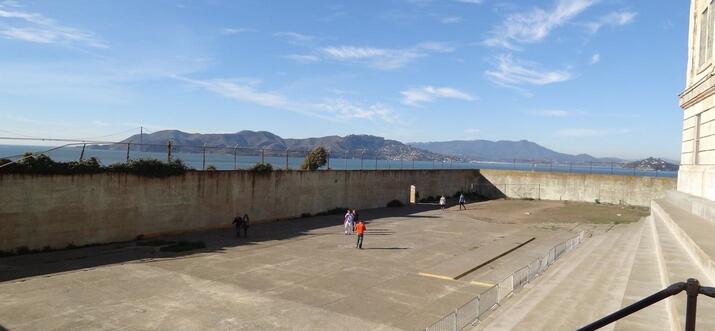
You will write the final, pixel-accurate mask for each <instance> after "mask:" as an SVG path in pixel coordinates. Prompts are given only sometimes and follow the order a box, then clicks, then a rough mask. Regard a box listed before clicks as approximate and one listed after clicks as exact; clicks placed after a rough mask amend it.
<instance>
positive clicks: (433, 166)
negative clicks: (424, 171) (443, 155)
mask: <svg viewBox="0 0 715 331" xmlns="http://www.w3.org/2000/svg"><path fill="white" fill-rule="evenodd" d="M434 163H435V159H432V169H434V168H435V165H434Z"/></svg>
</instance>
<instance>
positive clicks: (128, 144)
mask: <svg viewBox="0 0 715 331" xmlns="http://www.w3.org/2000/svg"><path fill="white" fill-rule="evenodd" d="M131 145H132V142H131V141H129V142H128V143H127V162H129V149H130V146H131Z"/></svg>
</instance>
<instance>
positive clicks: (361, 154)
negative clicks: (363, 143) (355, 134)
mask: <svg viewBox="0 0 715 331" xmlns="http://www.w3.org/2000/svg"><path fill="white" fill-rule="evenodd" d="M364 157H365V151H362V153H360V170H362V160H363V158H364Z"/></svg>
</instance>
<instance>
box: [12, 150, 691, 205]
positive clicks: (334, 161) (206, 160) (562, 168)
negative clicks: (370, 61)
mask: <svg viewBox="0 0 715 331" xmlns="http://www.w3.org/2000/svg"><path fill="white" fill-rule="evenodd" d="M15 141H23V143H27V142H31V141H42V142H43V143H47V142H56V143H58V144H64V145H61V146H56V147H54V148H49V147H47V146H23V145H0V159H2V158H6V159H10V160H13V159H16V158H18V157H21V156H22V155H23V154H24V153H25V152H32V153H46V154H47V155H48V156H50V157H52V158H53V159H54V160H57V161H65V162H66V161H77V160H82V159H88V158H90V157H94V158H97V159H98V160H99V161H100V162H101V163H103V164H105V165H108V164H112V163H119V162H126V161H129V160H137V159H142V158H153V159H158V160H171V159H181V160H182V161H184V163H186V164H187V165H189V166H191V167H193V168H194V169H199V170H205V169H216V170H238V169H248V168H250V167H252V166H255V165H256V164H261V163H262V164H270V165H271V166H273V168H274V169H298V168H299V167H300V165H301V163H302V162H303V160H304V158H305V156H306V155H308V153H309V152H310V150H307V149H285V148H275V146H267V147H265V148H253V147H240V146H238V145H235V146H228V145H215V146H211V145H186V144H176V143H174V142H173V141H167V143H166V144H148V143H141V142H109V141H84V140H71V139H49V138H47V139H44V138H42V139H40V138H17V137H0V144H2V143H4V142H15ZM328 154H329V157H328V162H327V164H326V165H325V166H324V167H323V168H322V169H331V170H377V169H379V170H390V169H497V170H521V171H537V172H566V173H594V174H611V175H632V176H653V177H676V176H677V169H671V170H668V171H661V170H652V169H645V168H638V167H635V166H633V165H631V164H627V163H616V162H558V161H533V160H518V159H515V160H513V161H511V162H479V161H465V160H463V159H461V158H458V157H453V156H441V157H436V158H435V159H432V160H424V159H420V158H421V157H423V156H420V154H419V153H415V152H414V150H410V149H407V148H404V149H402V150H398V151H393V152H391V153H389V155H387V154H385V153H374V152H373V153H371V152H369V151H367V150H360V149H358V150H349V151H343V150H340V151H331V150H328ZM433 156H434V155H433ZM527 193H528V192H524V194H527Z"/></svg>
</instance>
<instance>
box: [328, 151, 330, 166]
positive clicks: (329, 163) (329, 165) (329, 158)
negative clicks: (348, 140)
mask: <svg viewBox="0 0 715 331" xmlns="http://www.w3.org/2000/svg"><path fill="white" fill-rule="evenodd" d="M328 170H330V153H328Z"/></svg>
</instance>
